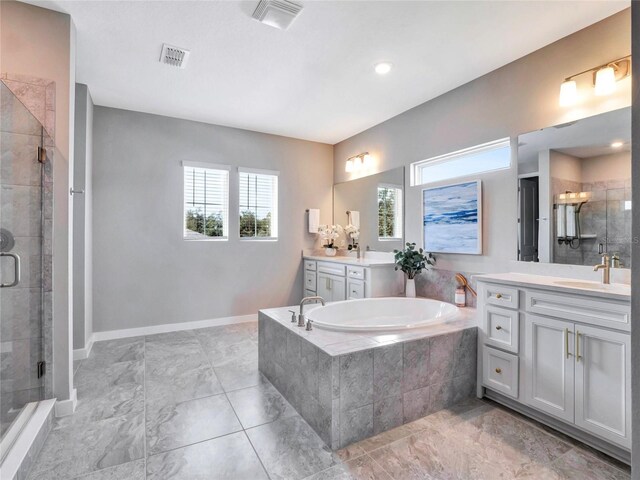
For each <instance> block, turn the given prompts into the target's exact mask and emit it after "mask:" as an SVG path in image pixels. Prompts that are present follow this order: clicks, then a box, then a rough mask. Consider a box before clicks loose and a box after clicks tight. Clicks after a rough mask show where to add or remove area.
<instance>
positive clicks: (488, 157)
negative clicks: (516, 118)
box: [411, 138, 511, 186]
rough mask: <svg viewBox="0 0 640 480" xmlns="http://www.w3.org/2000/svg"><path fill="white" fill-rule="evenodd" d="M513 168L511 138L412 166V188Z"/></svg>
mask: <svg viewBox="0 0 640 480" xmlns="http://www.w3.org/2000/svg"><path fill="white" fill-rule="evenodd" d="M510 166H511V143H510V141H509V139H508V138H503V139H501V140H496V141H494V142H489V143H485V144H482V145H478V146H475V147H471V148H465V149H464V150H458V151H457V152H453V153H447V154H446V155H440V156H439V157H434V158H430V159H428V160H422V161H421V162H415V163H412V164H411V185H412V186H413V185H423V184H425V183H433V182H439V181H442V180H449V179H451V178H457V177H465V176H468V175H475V174H478V173H485V172H491V171H493V170H500V169H503V168H509V167H510Z"/></svg>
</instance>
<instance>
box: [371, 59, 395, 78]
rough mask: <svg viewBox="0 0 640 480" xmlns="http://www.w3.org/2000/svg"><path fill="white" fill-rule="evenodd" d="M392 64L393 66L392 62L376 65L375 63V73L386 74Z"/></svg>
mask: <svg viewBox="0 0 640 480" xmlns="http://www.w3.org/2000/svg"><path fill="white" fill-rule="evenodd" d="M392 66H393V64H391V63H389V62H380V63H376V65H375V69H376V73H377V74H378V75H386V74H387V73H389V72H390V71H391V67H392Z"/></svg>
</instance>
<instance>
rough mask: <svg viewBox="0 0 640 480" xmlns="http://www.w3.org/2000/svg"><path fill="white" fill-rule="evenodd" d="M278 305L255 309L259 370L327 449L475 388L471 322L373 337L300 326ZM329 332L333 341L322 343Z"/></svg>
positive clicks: (438, 406)
mask: <svg viewBox="0 0 640 480" xmlns="http://www.w3.org/2000/svg"><path fill="white" fill-rule="evenodd" d="M282 310H283V309H272V310H269V311H262V312H260V314H259V361H260V362H259V364H260V371H261V372H262V373H263V374H264V375H265V376H266V377H267V378H268V379H269V380H270V381H271V383H273V385H274V386H275V387H276V388H277V389H278V390H279V391H280V393H281V394H282V395H283V396H284V397H285V398H286V399H287V400H288V402H289V403H290V404H291V405H292V406H293V408H295V409H296V410H297V412H298V413H300V415H301V416H302V417H303V418H304V419H305V420H306V421H307V422H308V423H309V425H311V426H312V427H313V428H314V430H315V431H316V432H317V433H318V435H319V436H320V437H321V438H322V439H323V440H324V441H325V443H326V444H327V445H329V446H330V447H331V448H332V449H333V450H337V449H339V448H344V447H347V446H348V445H350V444H352V443H354V442H357V441H359V440H363V439H365V438H368V437H371V436H373V435H374V434H378V433H380V432H384V431H386V430H389V429H392V428H394V427H398V426H400V425H402V424H404V423H408V422H411V421H414V420H416V419H418V418H420V417H423V416H425V415H428V414H430V413H434V412H436V411H438V410H441V409H444V408H447V407H449V406H451V405H454V404H456V403H458V402H460V401H464V400H465V399H467V398H468V397H470V396H471V395H473V394H474V392H475V386H476V349H477V346H476V342H477V328H476V327H475V326H473V325H469V324H465V327H466V328H461V327H460V326H458V328H456V329H450V331H445V332H441V331H439V330H437V329H436V330H435V331H433V332H428V331H425V330H423V331H422V332H412V333H411V334H405V336H404V337H403V336H398V338H395V339H389V338H387V336H378V337H377V338H378V340H379V341H376V340H374V339H373V338H372V337H373V336H372V337H361V336H360V337H357V336H354V335H353V334H349V333H346V334H343V333H342V332H326V331H322V330H319V329H315V330H312V331H311V332H306V331H305V330H304V329H301V328H298V327H295V326H291V324H290V323H289V322H287V321H286V317H285V319H284V320H283V314H285V313H286V312H283V311H282ZM420 335H422V338H420ZM425 335H431V336H425ZM416 336H418V337H417V338H416ZM328 339H330V340H331V341H334V342H336V343H329V344H327V345H324V344H323V342H325V341H329V340H328ZM312 340H314V341H315V344H314V343H312ZM340 340H342V341H341V342H340ZM336 345H339V346H340V348H337V347H336ZM347 347H350V348H352V349H354V350H355V351H351V352H349V351H348V348H347Z"/></svg>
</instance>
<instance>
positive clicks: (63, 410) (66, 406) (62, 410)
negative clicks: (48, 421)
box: [56, 388, 78, 417]
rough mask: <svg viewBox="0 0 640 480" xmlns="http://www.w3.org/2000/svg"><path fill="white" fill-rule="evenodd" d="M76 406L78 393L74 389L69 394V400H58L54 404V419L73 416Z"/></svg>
mask: <svg viewBox="0 0 640 480" xmlns="http://www.w3.org/2000/svg"><path fill="white" fill-rule="evenodd" d="M77 405H78V391H77V390H76V389H75V388H74V389H73V390H72V392H71V398H70V399H68V400H58V401H57V402H56V417H66V416H68V415H73V412H75V411H76V406H77Z"/></svg>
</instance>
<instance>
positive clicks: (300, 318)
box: [298, 296, 324, 330]
mask: <svg viewBox="0 0 640 480" xmlns="http://www.w3.org/2000/svg"><path fill="white" fill-rule="evenodd" d="M315 301H319V302H320V303H321V304H322V306H323V307H324V298H322V297H319V296H315V297H304V298H303V299H302V301H301V302H300V314H299V315H298V326H299V327H304V326H305V318H304V313H303V311H302V310H303V308H304V306H305V304H307V303H309V302H315ZM307 330H311V327H310V326H309V325H307Z"/></svg>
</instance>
